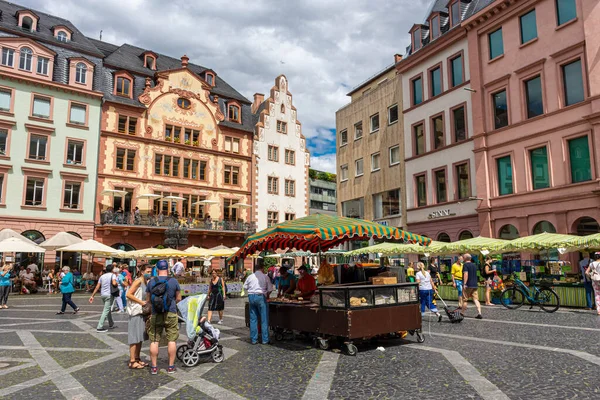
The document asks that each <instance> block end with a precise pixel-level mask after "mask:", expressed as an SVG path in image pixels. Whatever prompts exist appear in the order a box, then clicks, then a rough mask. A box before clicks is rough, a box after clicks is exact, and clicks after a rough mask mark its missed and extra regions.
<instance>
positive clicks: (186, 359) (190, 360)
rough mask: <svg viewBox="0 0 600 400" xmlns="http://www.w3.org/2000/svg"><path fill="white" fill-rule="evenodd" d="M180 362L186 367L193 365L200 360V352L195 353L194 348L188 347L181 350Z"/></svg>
mask: <svg viewBox="0 0 600 400" xmlns="http://www.w3.org/2000/svg"><path fill="white" fill-rule="evenodd" d="M181 362H183V365H185V366H186V367H195V366H196V365H198V363H199V362H200V354H198V353H196V352H195V351H194V349H188V350H186V351H184V352H183V355H182V356H181Z"/></svg>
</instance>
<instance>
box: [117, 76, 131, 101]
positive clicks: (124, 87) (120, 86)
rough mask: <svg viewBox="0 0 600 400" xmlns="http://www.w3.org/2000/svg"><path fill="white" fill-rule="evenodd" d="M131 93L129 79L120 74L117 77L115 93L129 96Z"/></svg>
mask: <svg viewBox="0 0 600 400" xmlns="http://www.w3.org/2000/svg"><path fill="white" fill-rule="evenodd" d="M130 93H131V80H130V79H129V78H124V77H122V76H119V77H117V95H119V96H126V97H129V95H130Z"/></svg>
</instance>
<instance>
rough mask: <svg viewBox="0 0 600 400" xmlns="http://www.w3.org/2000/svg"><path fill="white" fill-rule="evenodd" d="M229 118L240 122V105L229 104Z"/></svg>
mask: <svg viewBox="0 0 600 400" xmlns="http://www.w3.org/2000/svg"><path fill="white" fill-rule="evenodd" d="M229 120H230V121H233V122H240V107H238V106H237V105H235V104H231V105H230V106H229Z"/></svg>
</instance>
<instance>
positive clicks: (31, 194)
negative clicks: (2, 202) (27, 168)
mask: <svg viewBox="0 0 600 400" xmlns="http://www.w3.org/2000/svg"><path fill="white" fill-rule="evenodd" d="M44 183H45V180H44V179H42V178H27V187H26V190H25V205H26V206H41V205H43V200H44Z"/></svg>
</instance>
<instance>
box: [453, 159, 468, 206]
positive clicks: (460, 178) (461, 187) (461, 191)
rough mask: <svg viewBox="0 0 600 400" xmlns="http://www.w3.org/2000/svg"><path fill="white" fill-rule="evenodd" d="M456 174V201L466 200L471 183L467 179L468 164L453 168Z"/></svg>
mask: <svg viewBox="0 0 600 400" xmlns="http://www.w3.org/2000/svg"><path fill="white" fill-rule="evenodd" d="M454 173H455V174H456V189H457V190H456V193H457V194H458V200H464V199H468V198H469V197H470V196H471V181H470V179H469V164H468V163H464V164H459V165H456V166H455V167H454Z"/></svg>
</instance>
